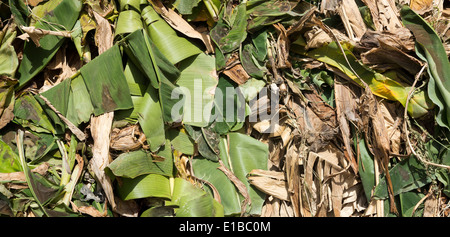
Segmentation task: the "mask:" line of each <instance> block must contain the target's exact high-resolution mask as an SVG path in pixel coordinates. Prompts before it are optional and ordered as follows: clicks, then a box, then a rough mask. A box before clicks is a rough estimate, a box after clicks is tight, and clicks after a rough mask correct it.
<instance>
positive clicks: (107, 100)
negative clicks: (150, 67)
mask: <svg viewBox="0 0 450 237" xmlns="http://www.w3.org/2000/svg"><path fill="white" fill-rule="evenodd" d="M81 75H82V77H83V79H84V83H85V84H86V88H87V90H88V91H89V95H90V97H91V101H92V105H93V106H94V115H96V116H97V115H100V114H102V113H106V112H111V111H114V110H119V109H129V108H132V107H133V102H132V101H131V96H130V90H129V89H128V84H127V81H126V79H125V75H124V73H123V66H122V56H121V55H120V50H119V46H118V45H115V46H113V47H112V48H110V49H108V50H107V51H105V52H104V53H102V54H101V55H99V56H98V57H96V58H94V59H93V60H92V61H91V62H89V63H88V64H86V65H85V66H84V67H82V68H81Z"/></svg>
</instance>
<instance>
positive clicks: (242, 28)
mask: <svg viewBox="0 0 450 237" xmlns="http://www.w3.org/2000/svg"><path fill="white" fill-rule="evenodd" d="M227 9H228V8H227V7H224V8H223V9H222V12H221V13H220V16H219V20H218V21H217V24H216V25H215V26H214V28H212V29H211V32H210V35H211V38H212V39H213V41H214V42H215V43H216V45H217V46H218V47H219V49H220V51H222V53H224V54H226V53H230V52H232V51H234V50H236V49H238V48H239V47H240V45H241V43H242V42H244V40H245V38H247V14H246V9H247V5H246V3H245V2H243V3H241V4H239V5H238V6H237V7H236V9H235V10H233V13H230V12H227ZM225 18H228V19H229V22H227V21H226V20H225Z"/></svg>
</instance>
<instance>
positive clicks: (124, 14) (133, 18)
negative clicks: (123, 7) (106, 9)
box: [115, 10, 144, 36]
mask: <svg viewBox="0 0 450 237" xmlns="http://www.w3.org/2000/svg"><path fill="white" fill-rule="evenodd" d="M143 28H144V26H143V24H142V20H141V14H140V13H139V12H137V11H135V10H127V11H121V12H120V13H119V18H118V20H117V24H116V31H115V36H117V35H120V34H125V33H131V32H134V31H136V30H140V29H143Z"/></svg>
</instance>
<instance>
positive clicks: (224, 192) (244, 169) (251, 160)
mask: <svg viewBox="0 0 450 237" xmlns="http://www.w3.org/2000/svg"><path fill="white" fill-rule="evenodd" d="M219 149H220V159H221V160H222V162H223V164H224V166H225V167H226V168H227V169H229V170H230V171H231V172H233V173H234V175H235V176H236V177H237V178H238V179H239V180H240V181H241V182H242V183H243V184H244V185H245V186H246V189H247V191H248V194H249V197H250V200H251V207H250V208H247V212H248V214H250V215H260V214H261V208H262V205H263V203H264V200H265V194H264V193H262V192H261V191H259V190H257V189H256V188H255V187H253V186H251V185H250V184H249V182H248V181H247V174H248V173H250V171H252V170H253V169H263V170H267V157H268V155H269V150H268V147H267V145H266V144H264V143H262V142H260V141H258V140H256V139H254V138H252V137H250V136H247V135H245V134H241V133H229V134H228V139H227V138H222V139H221V140H220V144H219ZM218 167H219V164H218V163H217V162H214V161H210V160H207V159H201V158H199V159H197V158H196V159H194V161H193V169H194V174H195V175H196V176H197V177H199V178H201V179H204V180H207V181H209V182H210V183H212V184H213V185H214V186H215V187H217V188H218V192H219V194H220V196H221V200H222V202H223V203H222V204H223V205H224V211H225V214H226V215H235V214H238V213H240V211H241V202H242V201H243V196H242V195H241V194H239V192H238V190H237V189H236V187H234V185H233V183H232V182H231V181H230V180H229V179H228V177H227V176H226V175H225V174H223V172H222V171H218V170H217V168H218ZM219 187H220V188H219Z"/></svg>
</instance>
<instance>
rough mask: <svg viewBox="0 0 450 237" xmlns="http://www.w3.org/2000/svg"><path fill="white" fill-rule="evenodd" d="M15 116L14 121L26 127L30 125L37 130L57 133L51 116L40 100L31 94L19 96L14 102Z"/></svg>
mask: <svg viewBox="0 0 450 237" xmlns="http://www.w3.org/2000/svg"><path fill="white" fill-rule="evenodd" d="M14 116H15V117H14V120H13V121H15V122H16V123H18V124H20V125H22V126H24V127H29V128H30V129H31V130H33V131H35V132H44V133H52V134H56V130H55V128H54V127H53V125H52V123H51V122H50V118H49V117H48V116H47V114H46V113H45V112H44V110H43V109H42V107H41V105H40V104H39V102H38V101H37V100H36V99H35V98H34V97H33V96H31V95H24V96H21V97H19V98H17V100H16V101H15V104H14Z"/></svg>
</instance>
